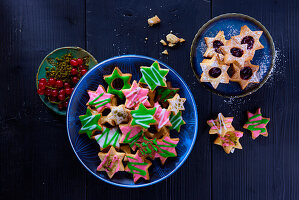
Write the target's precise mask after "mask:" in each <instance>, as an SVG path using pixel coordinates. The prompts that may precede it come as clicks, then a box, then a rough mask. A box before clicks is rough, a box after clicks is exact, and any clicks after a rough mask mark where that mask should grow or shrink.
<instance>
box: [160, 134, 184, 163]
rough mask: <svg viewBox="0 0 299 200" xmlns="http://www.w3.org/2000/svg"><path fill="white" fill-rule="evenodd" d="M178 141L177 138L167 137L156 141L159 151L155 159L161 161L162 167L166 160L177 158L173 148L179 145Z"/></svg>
mask: <svg viewBox="0 0 299 200" xmlns="http://www.w3.org/2000/svg"><path fill="white" fill-rule="evenodd" d="M179 140H180V139H179V138H170V137H169V136H164V137H163V138H161V139H159V140H157V147H158V148H159V150H158V152H157V153H156V158H159V159H160V160H161V163H162V165H164V163H165V161H166V160H167V158H170V157H176V156H177V152H176V150H175V148H176V146H177V144H178V143H179Z"/></svg>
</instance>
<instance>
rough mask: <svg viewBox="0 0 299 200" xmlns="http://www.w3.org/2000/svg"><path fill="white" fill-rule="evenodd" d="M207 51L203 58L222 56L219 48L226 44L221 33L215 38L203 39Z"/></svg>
mask: <svg viewBox="0 0 299 200" xmlns="http://www.w3.org/2000/svg"><path fill="white" fill-rule="evenodd" d="M205 42H206V45H207V50H206V52H205V53H204V55H203V56H204V57H210V58H212V57H213V56H214V55H217V54H222V52H221V51H220V49H219V47H221V46H224V45H225V44H226V42H227V40H226V39H225V36H224V32H223V31H219V32H218V33H217V35H216V36H215V37H205Z"/></svg>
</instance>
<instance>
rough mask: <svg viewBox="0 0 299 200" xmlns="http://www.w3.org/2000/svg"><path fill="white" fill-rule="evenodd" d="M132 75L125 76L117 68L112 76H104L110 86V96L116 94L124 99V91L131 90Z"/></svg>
mask: <svg viewBox="0 0 299 200" xmlns="http://www.w3.org/2000/svg"><path fill="white" fill-rule="evenodd" d="M131 78H132V74H123V73H122V72H121V71H120V69H119V68H118V67H115V68H114V70H113V72H112V74H110V75H104V80H105V81H106V82H107V84H108V89H107V92H108V93H110V94H116V95H117V96H119V98H121V99H123V98H124V94H123V92H122V90H123V89H129V88H130V87H131V84H130V80H131Z"/></svg>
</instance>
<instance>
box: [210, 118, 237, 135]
mask: <svg viewBox="0 0 299 200" xmlns="http://www.w3.org/2000/svg"><path fill="white" fill-rule="evenodd" d="M233 119H234V118H233V117H224V116H223V115H222V113H219V114H218V116H217V118H216V119H210V120H208V121H207V123H208V125H209V126H210V127H211V128H210V131H209V134H218V135H221V136H224V135H225V133H226V132H228V131H234V130H235V128H234V127H233V126H232V122H233Z"/></svg>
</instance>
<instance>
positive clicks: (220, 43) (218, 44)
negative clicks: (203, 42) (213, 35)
mask: <svg viewBox="0 0 299 200" xmlns="http://www.w3.org/2000/svg"><path fill="white" fill-rule="evenodd" d="M221 46H223V43H222V42H221V41H219V40H215V41H214V42H213V48H214V49H215V51H216V52H217V53H221V51H220V49H219V47H221Z"/></svg>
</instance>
